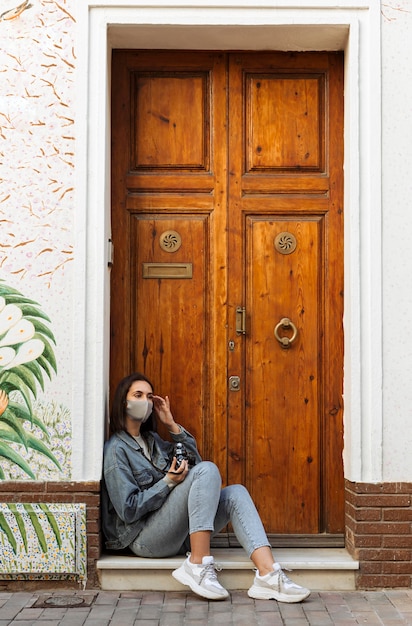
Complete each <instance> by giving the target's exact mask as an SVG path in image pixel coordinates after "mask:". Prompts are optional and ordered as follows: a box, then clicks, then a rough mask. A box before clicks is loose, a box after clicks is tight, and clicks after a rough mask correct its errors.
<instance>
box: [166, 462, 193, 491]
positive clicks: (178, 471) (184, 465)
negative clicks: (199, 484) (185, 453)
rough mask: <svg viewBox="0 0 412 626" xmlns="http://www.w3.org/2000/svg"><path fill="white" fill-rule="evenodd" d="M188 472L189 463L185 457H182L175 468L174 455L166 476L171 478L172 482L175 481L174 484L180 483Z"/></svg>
mask: <svg viewBox="0 0 412 626" xmlns="http://www.w3.org/2000/svg"><path fill="white" fill-rule="evenodd" d="M188 473H189V464H188V462H187V461H186V459H184V460H183V461H182V462H181V464H180V467H179V468H176V457H175V456H174V457H173V461H172V464H171V466H170V469H169V471H168V472H167V476H168V478H170V480H172V481H173V482H174V483H176V485H178V484H179V483H182V482H183V481H184V479H185V478H186V476H187V475H188Z"/></svg>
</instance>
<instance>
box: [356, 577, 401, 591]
mask: <svg viewBox="0 0 412 626" xmlns="http://www.w3.org/2000/svg"><path fill="white" fill-rule="evenodd" d="M356 586H357V588H358V589H383V588H385V587H389V588H396V587H407V588H409V587H410V586H411V577H410V576H407V575H406V574H404V575H401V574H394V575H393V576H391V575H388V574H385V575H383V574H382V575H379V574H371V575H365V576H362V575H358V576H357V578H356Z"/></svg>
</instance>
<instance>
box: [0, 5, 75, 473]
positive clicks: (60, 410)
mask: <svg viewBox="0 0 412 626" xmlns="http://www.w3.org/2000/svg"><path fill="white" fill-rule="evenodd" d="M71 4H74V2H73V1H72V0H70V1H69V0H59V2H56V1H55V0H30V1H29V0H25V1H23V2H21V3H19V2H18V1H17V0H16V1H14V0H0V41H1V45H0V76H1V87H0V172H1V173H0V279H1V281H0V413H1V415H0V479H1V480H24V479H27V478H31V479H36V480H70V478H71V451H72V423H71V414H70V410H69V409H68V408H67V407H68V406H70V402H71V386H70V381H71V371H72V370H71V368H72V355H71V353H70V350H68V349H67V345H68V343H67V342H68V339H69V334H68V329H69V331H70V328H71V326H72V316H71V314H70V311H71V297H72V291H71V285H72V275H71V264H72V263H71V262H72V260H73V242H72V238H73V223H72V222H73V206H74V182H73V177H74V140H75V137H74V114H73V102H72V99H73V97H74V89H73V73H74V62H75V55H74V45H73V40H74V24H75V20H74V17H73V16H72V14H71ZM39 302H41V303H42V304H41V305H40V304H38V303H39ZM45 311H47V315H46V313H45ZM50 319H53V320H55V321H56V320H58V324H56V325H55V328H53V331H52V330H51V325H50ZM59 346H60V350H59ZM62 348H64V349H62ZM57 360H58V362H59V371H58V376H57V365H56V362H57Z"/></svg>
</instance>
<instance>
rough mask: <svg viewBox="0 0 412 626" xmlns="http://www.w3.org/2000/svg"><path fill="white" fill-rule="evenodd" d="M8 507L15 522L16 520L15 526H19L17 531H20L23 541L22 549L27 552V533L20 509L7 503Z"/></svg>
mask: <svg viewBox="0 0 412 626" xmlns="http://www.w3.org/2000/svg"><path fill="white" fill-rule="evenodd" d="M7 506H8V507H9V509H10V511H11V512H12V513H13V515H14V517H15V518H16V522H17V526H18V527H19V531H20V535H21V538H22V539H23V543H24V549H25V550H26V552H27V546H28V544H27V533H26V527H25V525H24V519H23V517H22V514H21V513H20V511H18V510H17V507H16V505H15V504H12V503H11V504H8V505H7Z"/></svg>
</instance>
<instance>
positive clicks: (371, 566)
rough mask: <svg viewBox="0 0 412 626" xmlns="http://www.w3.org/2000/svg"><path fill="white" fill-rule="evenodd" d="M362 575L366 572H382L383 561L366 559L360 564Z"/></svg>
mask: <svg viewBox="0 0 412 626" xmlns="http://www.w3.org/2000/svg"><path fill="white" fill-rule="evenodd" d="M359 572H360V574H361V575H362V576H365V575H366V574H382V561H364V562H362V563H361V564H360V565H359Z"/></svg>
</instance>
